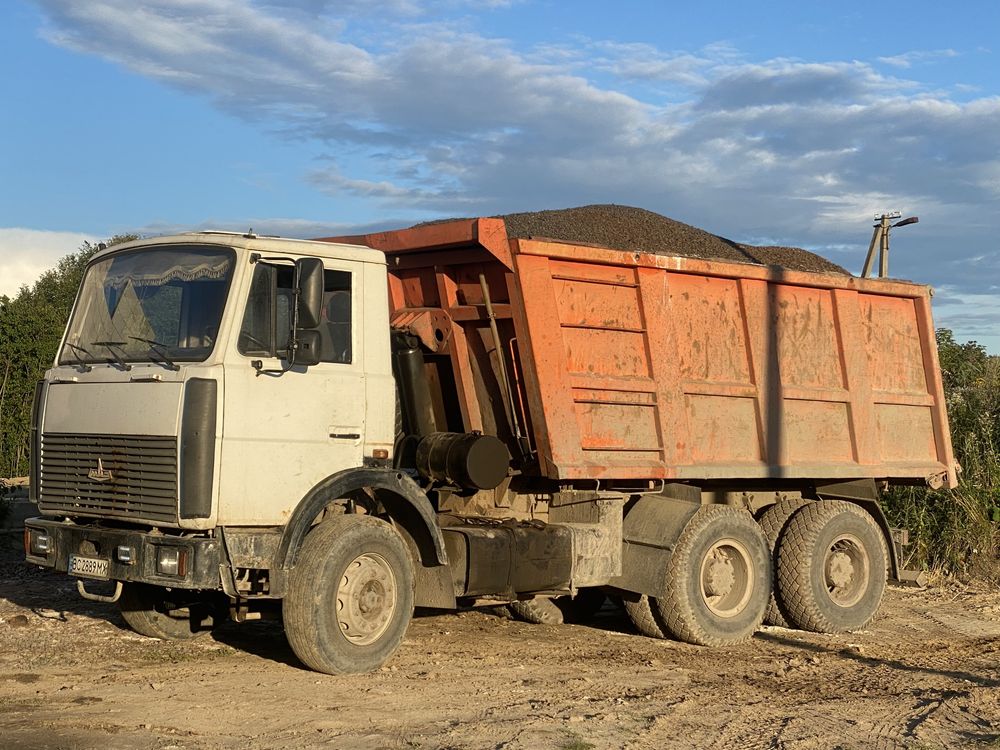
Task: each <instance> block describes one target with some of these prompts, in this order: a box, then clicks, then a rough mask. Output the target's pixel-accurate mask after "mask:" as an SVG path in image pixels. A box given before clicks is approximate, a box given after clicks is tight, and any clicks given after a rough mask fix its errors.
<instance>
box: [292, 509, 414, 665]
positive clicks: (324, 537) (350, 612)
mask: <svg viewBox="0 0 1000 750" xmlns="http://www.w3.org/2000/svg"><path fill="white" fill-rule="evenodd" d="M413 581H414V578H413V563H412V562H411V560H410V554H409V552H408V551H407V548H406V544H405V542H403V540H402V538H401V537H400V536H399V534H398V533H396V530H395V529H394V528H392V526H391V525H389V524H388V523H386V522H385V521H382V520H380V519H378V518H374V517H372V516H361V515H347V516H334V517H332V518H330V519H328V520H325V521H323V522H322V523H320V524H319V525H318V526H317V527H316V528H315V529H313V530H312V531H311V532H309V535H308V536H306V539H305V542H303V544H302V549H301V551H300V552H299V558H298V563H297V564H296V565H295V568H294V569H293V570H292V572H291V574H290V576H289V584H288V591H287V593H286V595H285V598H284V600H283V601H282V614H283V617H284V622H285V635H286V636H287V637H288V642H289V644H290V645H291V647H292V650H293V651H294V652H295V655H296V656H297V657H299V659H300V660H301V661H302V663H303V664H305V665H306V666H307V667H309V668H310V669H314V670H316V671H317V672H325V673H326V674H351V673H357V672H370V671H372V670H374V669H377V668H378V667H380V666H381V665H382V664H383V663H384V662H385V661H386V660H387V659H388V658H389V657H390V656H392V654H393V653H394V652H395V651H396V649H397V648H398V647H399V644H400V643H401V642H402V641H403V636H404V635H405V634H406V628H407V626H408V625H409V623H410V618H411V617H412V615H413Z"/></svg>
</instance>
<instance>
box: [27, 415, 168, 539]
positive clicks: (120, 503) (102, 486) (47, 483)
mask: <svg viewBox="0 0 1000 750" xmlns="http://www.w3.org/2000/svg"><path fill="white" fill-rule="evenodd" d="M41 454H42V461H41V480H40V483H39V485H40V493H39V503H38V505H39V508H40V509H41V510H42V511H44V512H45V513H66V514H67V515H88V516H105V517H116V518H136V519H144V520H150V521H168V522H172V523H176V522H177V438H175V437H150V436H148V435H68V434H52V433H46V434H44V435H42V451H41ZM102 477H103V479H102Z"/></svg>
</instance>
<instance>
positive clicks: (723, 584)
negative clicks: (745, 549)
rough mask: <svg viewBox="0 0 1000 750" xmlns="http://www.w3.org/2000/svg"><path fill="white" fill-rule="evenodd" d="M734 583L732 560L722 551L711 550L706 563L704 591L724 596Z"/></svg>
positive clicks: (734, 575) (712, 594)
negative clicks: (706, 573) (706, 571)
mask: <svg viewBox="0 0 1000 750" xmlns="http://www.w3.org/2000/svg"><path fill="white" fill-rule="evenodd" d="M735 583H736V573H735V571H734V570H733V563H732V561H731V560H730V559H729V557H728V556H726V554H725V553H723V552H722V551H720V550H715V551H713V552H712V556H711V559H710V560H709V563H708V575H707V576H706V580H705V593H706V594H708V595H709V596H725V595H726V594H728V593H729V592H730V591H732V590H733V585H734V584H735Z"/></svg>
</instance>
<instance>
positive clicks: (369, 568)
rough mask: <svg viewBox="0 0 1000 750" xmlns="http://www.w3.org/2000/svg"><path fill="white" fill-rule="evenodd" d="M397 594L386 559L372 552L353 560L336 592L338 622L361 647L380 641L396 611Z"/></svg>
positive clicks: (351, 639)
mask: <svg viewBox="0 0 1000 750" xmlns="http://www.w3.org/2000/svg"><path fill="white" fill-rule="evenodd" d="M396 593H397V592H396V580H395V577H394V576H393V573H392V569H391V568H390V567H389V563H388V562H386V560H385V558H383V557H382V556H381V555H377V554H375V553H371V552H369V553H365V554H363V555H359V556H358V557H356V558H354V560H352V561H351V563H350V564H349V565H348V566H347V568H346V569H345V570H344V574H343V576H342V577H341V580H340V587H339V589H338V591H337V620H338V622H339V623H340V629H341V632H343V634H344V636H345V637H346V638H347V639H348V640H349V641H351V642H352V643H355V644H357V645H359V646H366V645H369V644H371V643H374V642H375V641H376V640H378V639H379V637H380V636H381V635H382V634H383V633H384V632H385V631H386V630H387V629H388V627H389V624H390V622H391V621H392V617H393V614H394V613H395V611H396V601H397V596H396Z"/></svg>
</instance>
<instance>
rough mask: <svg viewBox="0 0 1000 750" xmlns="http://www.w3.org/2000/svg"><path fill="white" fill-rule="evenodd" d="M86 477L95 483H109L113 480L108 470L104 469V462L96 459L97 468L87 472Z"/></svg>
mask: <svg viewBox="0 0 1000 750" xmlns="http://www.w3.org/2000/svg"><path fill="white" fill-rule="evenodd" d="M87 476H88V477H89V478H90V479H93V480H94V481H95V482H110V481H111V480H112V479H114V478H115V475H114V474H112V473H111V470H110V469H105V468H104V462H103V461H101V459H97V468H96V469H91V470H90V471H88V472H87Z"/></svg>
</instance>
